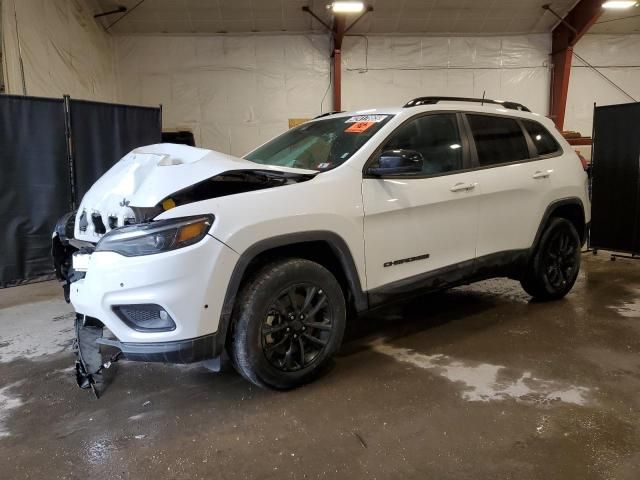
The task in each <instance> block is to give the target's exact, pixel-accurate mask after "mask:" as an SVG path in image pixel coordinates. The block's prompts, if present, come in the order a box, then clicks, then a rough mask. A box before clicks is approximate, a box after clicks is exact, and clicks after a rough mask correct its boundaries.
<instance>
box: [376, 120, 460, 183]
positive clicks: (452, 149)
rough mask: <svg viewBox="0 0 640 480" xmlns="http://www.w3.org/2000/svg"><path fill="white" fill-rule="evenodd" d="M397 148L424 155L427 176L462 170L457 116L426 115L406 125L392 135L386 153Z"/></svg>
mask: <svg viewBox="0 0 640 480" xmlns="http://www.w3.org/2000/svg"><path fill="white" fill-rule="evenodd" d="M396 149H405V150H415V151H416V152H419V153H421V154H422V157H423V158H424V164H423V167H422V172H423V173H424V174H426V175H434V174H438V173H446V172H452V171H455V170H460V169H461V168H462V142H461V141H460V133H459V132H458V122H457V119H456V115H455V114H442V115H425V116H422V117H420V118H416V119H415V120H412V121H410V122H408V123H406V124H405V125H403V126H402V127H400V128H399V129H398V130H396V131H395V132H394V133H393V136H392V137H391V138H390V139H389V140H388V141H387V143H386V144H385V146H384V148H383V151H385V150H396Z"/></svg>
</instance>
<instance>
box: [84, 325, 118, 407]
mask: <svg viewBox="0 0 640 480" xmlns="http://www.w3.org/2000/svg"><path fill="white" fill-rule="evenodd" d="M75 327H76V338H75V341H74V353H75V354H76V382H77V383H78V386H79V387H80V388H82V389H83V390H88V389H91V391H92V392H93V394H94V395H95V396H96V398H100V395H101V394H102V392H104V381H103V377H102V371H103V370H105V369H107V368H109V367H111V364H113V363H114V362H117V361H118V360H119V358H120V356H121V355H122V352H117V353H115V354H114V355H113V356H112V357H111V358H110V359H109V360H108V361H107V362H104V363H103V362H102V354H101V353H100V345H99V344H98V343H97V342H98V339H100V338H102V332H103V329H104V325H103V324H102V322H100V321H99V320H96V319H95V318H92V317H87V316H86V315H81V314H76V323H75Z"/></svg>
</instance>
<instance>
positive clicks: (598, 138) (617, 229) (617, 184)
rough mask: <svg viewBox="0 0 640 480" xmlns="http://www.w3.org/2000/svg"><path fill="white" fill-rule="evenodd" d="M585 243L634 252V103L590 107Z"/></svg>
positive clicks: (639, 181)
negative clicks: (588, 223) (590, 164)
mask: <svg viewBox="0 0 640 480" xmlns="http://www.w3.org/2000/svg"><path fill="white" fill-rule="evenodd" d="M592 161H593V180H592V207H591V239H590V246H591V247H593V248H596V249H608V250H613V251H617V252H627V253H640V103H630V104H624V105H609V106H605V107H596V108H595V111H594V118H593V152H592Z"/></svg>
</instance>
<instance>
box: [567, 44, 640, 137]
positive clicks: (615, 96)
mask: <svg viewBox="0 0 640 480" xmlns="http://www.w3.org/2000/svg"><path fill="white" fill-rule="evenodd" d="M574 52H575V53H577V54H578V55H579V56H580V57H582V58H583V59H584V60H586V61H587V62H588V63H590V64H591V65H593V66H594V67H596V68H597V70H598V71H600V72H601V73H602V74H604V75H605V76H606V77H608V78H609V79H611V80H612V81H613V83H615V84H616V85H618V86H619V87H620V88H622V90H624V91H625V92H627V93H628V94H630V95H631V96H632V97H633V98H634V99H636V100H640V35H585V36H584V37H582V39H581V40H580V42H579V43H578V44H577V45H576V46H575V48H574ZM594 102H596V103H597V104H598V105H599V106H601V105H616V104H619V103H628V102H632V99H631V98H629V96H628V95H626V94H625V93H623V92H622V91H620V89H618V88H617V87H616V86H614V85H613V84H612V83H611V82H609V81H608V80H607V79H606V78H604V77H603V76H602V75H601V74H600V73H598V72H597V71H594V70H593V69H592V68H590V67H588V66H587V65H585V63H584V62H583V61H582V60H580V59H579V58H578V57H576V56H575V55H574V57H573V62H572V68H571V78H570V81H569V98H568V100H567V114H566V118H565V122H564V123H565V125H564V128H565V130H575V131H579V132H581V133H582V134H583V135H585V136H591V130H592V122H593V103H594Z"/></svg>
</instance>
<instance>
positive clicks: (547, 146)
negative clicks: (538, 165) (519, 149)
mask: <svg viewBox="0 0 640 480" xmlns="http://www.w3.org/2000/svg"><path fill="white" fill-rule="evenodd" d="M522 124H523V125H524V128H525V129H526V130H527V132H528V133H529V136H530V137H531V140H532V141H533V144H534V145H535V147H536V150H537V152H538V156H543V155H552V154H554V153H558V152H560V145H558V142H557V141H556V139H555V138H553V135H551V134H550V133H549V131H548V130H547V129H546V128H544V127H543V126H542V125H540V124H539V123H538V122H534V121H532V120H522Z"/></svg>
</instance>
